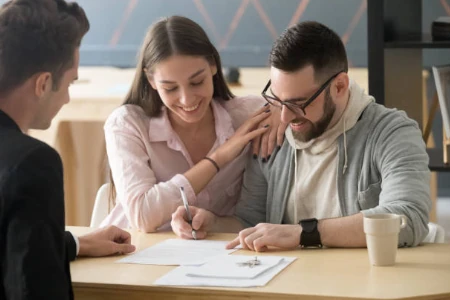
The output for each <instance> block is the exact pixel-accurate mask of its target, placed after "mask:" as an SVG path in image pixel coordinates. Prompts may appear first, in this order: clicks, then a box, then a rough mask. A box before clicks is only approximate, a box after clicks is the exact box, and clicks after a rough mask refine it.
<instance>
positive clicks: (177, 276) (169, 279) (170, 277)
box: [154, 257, 296, 287]
mask: <svg viewBox="0 0 450 300" xmlns="http://www.w3.org/2000/svg"><path fill="white" fill-rule="evenodd" d="M295 259H296V257H283V260H282V261H281V262H280V263H279V264H278V265H276V266H275V267H273V268H271V269H268V270H267V271H266V272H264V273H262V274H260V275H259V276H257V277H256V278H253V279H228V278H208V277H192V276H187V275H186V274H188V273H189V272H192V269H193V268H197V267H195V266H180V267H178V268H175V269H174V270H172V271H170V272H169V273H167V274H166V275H164V276H162V277H161V278H159V279H157V280H156V281H155V282H154V284H155V285H166V286H220V287H257V286H265V285H266V284H267V283H268V282H269V281H270V280H272V278H274V277H275V276H276V275H277V274H278V273H280V272H281V271H282V270H283V269H284V268H286V267H287V266H288V265H289V264H290V263H292V262H293V261H294V260H295ZM219 272H220V271H219Z"/></svg>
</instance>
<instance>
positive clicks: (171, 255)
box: [117, 239, 237, 266]
mask: <svg viewBox="0 0 450 300" xmlns="http://www.w3.org/2000/svg"><path fill="white" fill-rule="evenodd" d="M226 244H228V242H227V241H210V240H201V241H195V240H181V239H168V240H165V241H163V242H161V243H158V244H156V245H154V246H152V247H149V248H146V249H144V250H142V251H139V252H136V253H134V254H131V255H128V256H126V257H124V258H122V259H120V260H118V261H117V262H118V263H128V264H143V265H168V266H178V265H201V264H204V263H205V262H207V261H208V260H210V259H212V258H214V257H216V256H222V255H227V254H230V253H232V252H234V251H236V250H237V249H232V250H226V249H225V246H226Z"/></svg>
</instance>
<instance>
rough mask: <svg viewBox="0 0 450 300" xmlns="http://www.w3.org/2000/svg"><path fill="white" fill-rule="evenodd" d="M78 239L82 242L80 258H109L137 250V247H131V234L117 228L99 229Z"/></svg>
mask: <svg viewBox="0 0 450 300" xmlns="http://www.w3.org/2000/svg"><path fill="white" fill-rule="evenodd" d="M78 239H79V242H80V252H79V253H78V256H108V255H115V254H125V253H130V252H133V251H134V250H136V247H135V246H133V245H131V235H130V233H129V232H127V231H125V230H122V229H120V228H118V227H116V226H108V227H104V228H100V229H97V230H95V231H93V232H91V233H88V234H86V235H83V236H80V237H78Z"/></svg>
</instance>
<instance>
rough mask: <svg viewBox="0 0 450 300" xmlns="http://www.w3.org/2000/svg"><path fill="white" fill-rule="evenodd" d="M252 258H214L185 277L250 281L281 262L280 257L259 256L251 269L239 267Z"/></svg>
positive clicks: (244, 256)
mask: <svg viewBox="0 0 450 300" xmlns="http://www.w3.org/2000/svg"><path fill="white" fill-rule="evenodd" d="M254 258H255V257H254V256H246V255H226V256H221V257H216V258H214V259H211V260H210V261H208V262H207V263H205V264H203V265H201V266H199V267H197V268H191V269H190V271H189V272H188V273H187V274H186V275H187V276H193V277H208V278H229V279H252V278H255V277H257V276H259V275H261V274H262V273H263V272H265V271H267V270H268V269H270V268H273V267H275V266H276V265H278V264H279V263H280V262H281V261H283V257H280V256H259V257H257V259H258V261H259V264H258V265H255V266H252V267H250V266H248V265H241V264H242V263H245V262H248V261H252V260H253V259H254Z"/></svg>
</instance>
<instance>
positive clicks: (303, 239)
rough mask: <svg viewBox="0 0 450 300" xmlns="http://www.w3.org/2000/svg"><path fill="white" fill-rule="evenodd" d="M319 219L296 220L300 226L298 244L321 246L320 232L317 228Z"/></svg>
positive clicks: (303, 246)
mask: <svg viewBox="0 0 450 300" xmlns="http://www.w3.org/2000/svg"><path fill="white" fill-rule="evenodd" d="M318 223H319V221H318V220H317V219H316V218H312V219H303V220H300V222H298V224H299V225H300V226H302V233H301V234H300V246H302V248H305V247H317V248H322V241H321V240H320V233H319V230H318V229H317V224H318Z"/></svg>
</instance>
